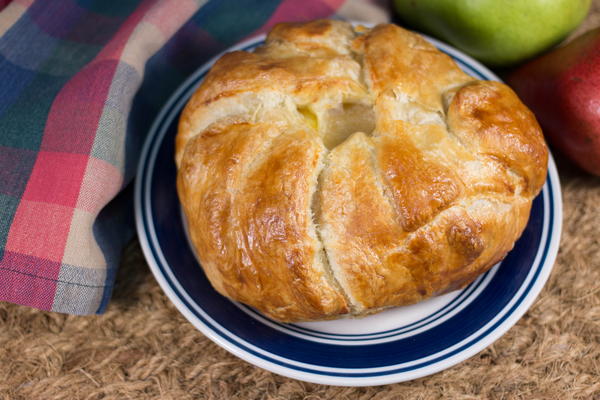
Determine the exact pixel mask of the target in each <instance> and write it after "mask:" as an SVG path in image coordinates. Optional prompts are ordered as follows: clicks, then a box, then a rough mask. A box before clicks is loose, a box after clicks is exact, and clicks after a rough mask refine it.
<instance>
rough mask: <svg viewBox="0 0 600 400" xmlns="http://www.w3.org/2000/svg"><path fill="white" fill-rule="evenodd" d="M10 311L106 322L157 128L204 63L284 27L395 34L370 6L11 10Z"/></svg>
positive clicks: (1, 265) (306, 2)
mask: <svg viewBox="0 0 600 400" xmlns="http://www.w3.org/2000/svg"><path fill="white" fill-rule="evenodd" d="M0 10H1V11H0V89H1V93H2V95H1V97H0V300H2V301H9V302H14V303H18V304H23V305H27V306H32V307H36V308H40V309H43V310H52V311H59V312H64V313H71V314H92V313H101V312H103V311H104V310H105V308H106V306H107V303H108V301H109V299H110V294H111V289H112V287H113V283H114V279H115V270H116V268H117V265H118V263H119V255H120V252H121V250H122V247H123V245H124V244H125V242H126V241H127V240H129V239H130V238H131V236H132V234H133V221H132V215H133V208H132V204H131V201H130V199H131V193H130V192H131V190H128V189H127V188H128V187H129V186H131V185H130V183H131V181H132V179H133V173H134V171H135V167H136V163H137V160H138V155H139V151H140V147H141V144H142V142H143V140H144V137H145V135H146V133H147V131H148V129H149V127H150V124H151V123H152V119H153V116H154V115H156V114H157V113H158V110H159V109H160V107H161V105H162V104H163V103H164V102H165V101H166V100H167V98H168V97H169V95H170V94H171V93H172V92H173V91H174V90H175V89H176V88H177V86H178V85H179V84H180V83H182V82H183V80H184V79H185V78H186V77H187V76H188V75H190V74H191V73H192V72H193V71H194V70H196V69H197V68H198V67H199V66H200V65H202V64H203V63H204V62H205V61H207V60H208V59H210V58H211V57H213V56H214V55H215V54H217V53H219V52H221V51H223V50H224V49H226V48H227V47H229V46H230V45H232V44H234V43H236V42H238V41H240V40H242V39H244V38H246V37H248V36H252V35H256V34H258V33H262V32H265V31H268V30H269V28H270V27H272V26H273V25H274V24H275V23H277V22H282V21H301V20H308V19H314V18H322V17H331V16H336V15H337V16H340V17H344V18H351V19H359V20H363V21H369V22H383V21H385V20H386V19H387V15H386V13H385V12H383V11H382V9H381V8H379V7H378V6H376V5H375V4H374V2H363V1H359V0H348V1H343V0H264V1H263V0H254V1H253V0H220V1H219V0H215V1H209V2H207V1H202V0H118V1H108V0H37V1H34V0H13V1H10V0H9V1H7V0H0Z"/></svg>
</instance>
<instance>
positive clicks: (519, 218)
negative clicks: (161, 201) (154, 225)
mask: <svg viewBox="0 0 600 400" xmlns="http://www.w3.org/2000/svg"><path fill="white" fill-rule="evenodd" d="M547 157H548V153H547V149H546V145H545V143H544V140H543V138H542V133H541V131H540V128H539V126H538V124H537V122H536V120H535V118H534V116H533V115H532V113H531V112H530V111H529V110H528V109H527V108H526V107H525V106H524V105H523V104H522V103H521V102H520V101H519V99H518V98H517V96H516V95H515V94H514V93H513V91H512V90H511V89H509V88H508V87H507V86H505V85H503V84H501V83H498V82H488V81H479V80H475V79H473V78H472V77H470V76H468V75H466V74H465V73H463V72H462V71H461V70H460V69H459V68H458V66H457V65H456V64H455V63H454V62H453V61H452V59H451V58H450V57H448V56H446V55H445V54H443V53H441V52H440V51H438V50H437V49H436V48H435V47H434V46H433V45H431V44H429V43H428V42H427V41H425V40H424V39H423V38H422V37H420V36H419V35H417V34H415V33H411V32H409V31H406V30H404V29H402V28H399V27H398V26H395V25H379V26H376V27H375V28H373V29H367V28H364V27H358V28H353V26H352V25H350V24H348V23H345V22H341V21H327V20H321V21H314V22H310V23H304V24H280V25H277V26H275V27H274V28H273V30H272V31H271V32H270V33H269V35H268V37H267V40H266V43H265V45H264V46H262V47H260V48H258V49H257V50H256V51H255V52H254V53H248V52H243V51H236V52H232V53H229V54H226V55H224V56H223V57H222V58H221V59H220V60H219V61H217V63H216V64H215V65H214V67H213V68H212V70H211V71H210V72H209V73H208V75H207V77H206V79H205V80H204V82H203V83H202V85H201V86H200V88H199V89H198V90H197V91H196V93H195V94H194V95H193V97H192V98H191V99H190V101H189V102H188V104H187V106H186V107H185V109H184V111H183V114H182V116H181V119H180V123H179V132H178V135H177V141H176V161H177V166H178V169H179V172H178V177H177V187H178V192H179V197H180V199H181V203H182V204H183V209H184V212H185V216H186V218H187V221H188V224H189V233H190V236H191V240H192V243H193V245H194V247H195V249H196V253H197V255H198V258H199V259H200V262H201V264H202V267H203V268H204V271H205V273H206V275H207V276H208V278H209V280H210V281H211V283H212V284H213V286H214V287H215V289H216V290H218V291H219V292H220V293H222V294H223V295H225V296H228V297H230V298H232V299H234V300H237V301H240V302H243V303H246V304H249V305H251V306H253V307H255V308H257V309H258V310H260V311H262V312H263V313H265V314H267V315H268V316H270V317H272V318H275V319H277V320H281V321H298V320H319V319H331V318H336V317H340V316H344V315H354V316H356V315H364V314H368V313H373V312H376V311H379V310H382V309H384V308H386V307H391V306H398V305H403V304H409V303H414V302H417V301H420V300H423V299H425V298H427V297H430V296H435V295H439V294H442V293H445V292H448V291H451V290H454V289H458V288H461V287H463V286H464V285H466V284H468V283H469V282H471V281H472V280H473V279H475V278H476V277H477V276H478V275H479V274H481V273H483V272H484V271H486V270H487V269H489V268H490V267H491V266H492V265H494V264H495V263H497V262H498V261H500V260H501V259H502V258H503V257H504V256H505V255H506V253H507V252H508V251H509V250H510V249H511V248H512V247H513V245H514V242H515V241H516V239H517V238H518V237H519V236H520V235H521V233H522V231H523V229H524V227H525V225H526V222H527V219H528V216H529V211H530V208H531V202H532V199H533V197H534V196H536V195H537V194H538V192H539V191H540V189H541V187H542V185H543V183H544V181H545V177H546V163H547Z"/></svg>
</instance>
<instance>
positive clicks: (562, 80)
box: [508, 28, 600, 175]
mask: <svg viewBox="0 0 600 400" xmlns="http://www.w3.org/2000/svg"><path fill="white" fill-rule="evenodd" d="M508 83H509V84H510V85H511V86H512V87H513V88H514V90H515V91H516V92H517V94H518V95H519V97H520V98H521V100H523V102H524V103H525V104H527V106H528V107H529V108H530V109H531V110H532V111H533V112H534V114H535V116H536V117H537V119H538V121H539V123H540V125H541V126H542V129H543V131H544V134H545V136H546V138H547V139H548V141H549V142H550V143H551V144H552V145H553V146H555V147H556V148H557V149H559V150H560V151H562V152H563V153H564V154H565V155H567V156H568V157H569V158H571V159H572V160H573V161H574V162H575V163H576V164H578V165H579V166H580V167H582V168H583V169H585V170H586V171H588V172H591V173H592V174H595V175H600V28H597V29H594V30H592V31H589V32H587V33H585V34H583V35H581V36H579V37H578V38H576V39H575V40H573V41H572V42H571V43H569V44H567V45H566V46H564V47H560V48H557V49H555V50H553V51H551V52H550V53H547V54H545V55H543V56H541V57H539V58H536V59H534V60H533V61H530V62H529V63H527V64H525V65H524V66H522V67H520V68H519V69H517V70H516V71H515V72H514V73H512V74H511V75H510V76H509V78H508Z"/></svg>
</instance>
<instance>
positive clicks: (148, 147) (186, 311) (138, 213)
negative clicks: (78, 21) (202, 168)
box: [134, 34, 562, 386]
mask: <svg viewBox="0 0 600 400" xmlns="http://www.w3.org/2000/svg"><path fill="white" fill-rule="evenodd" d="M422 36H424V37H425V38H427V40H429V41H430V42H432V43H433V44H434V45H436V46H437V47H438V48H439V49H441V50H444V51H445V52H446V53H448V54H450V55H451V56H453V57H455V58H458V59H460V60H461V61H463V62H464V63H465V64H466V65H468V66H469V67H471V68H473V69H475V70H478V71H479V72H481V73H483V74H484V75H486V76H489V77H492V78H493V79H494V80H497V81H500V79H499V78H498V77H497V76H496V75H495V74H493V73H492V72H491V71H490V70H489V69H487V68H486V67H485V66H483V65H482V64H481V63H479V62H478V61H476V60H474V59H472V58H471V57H469V56H467V55H466V54H464V53H462V52H460V51H459V50H457V49H455V48H453V47H450V46H449V45H447V44H445V43H443V42H440V41H438V40H436V39H433V38H430V37H428V36H426V35H422ZM264 38H265V35H264V34H262V35H258V36H254V37H252V38H249V39H247V40H244V41H242V42H240V43H238V44H237V45H235V46H232V47H229V48H228V49H226V50H225V51H223V52H221V53H219V54H218V55H217V56H215V57H213V58H211V59H210V60H209V61H208V62H206V63H205V64H203V65H202V66H200V68H198V69H197V70H196V71H195V72H194V73H193V74H191V75H190V76H189V77H188V78H187V79H186V80H185V81H184V82H183V83H182V84H181V85H180V86H179V87H178V88H177V90H175V91H174V92H173V93H172V95H171V96H170V97H169V100H168V101H167V102H166V103H165V104H164V106H163V107H162V109H161V110H160V112H159V113H158V114H157V116H156V118H155V120H154V121H153V123H152V126H151V127H150V130H149V131H148V135H147V137H146V139H145V142H144V146H143V148H142V151H141V153H140V159H139V162H138V167H137V179H136V181H135V188H134V207H135V220H136V228H137V232H138V238H139V241H140V245H141V247H142V251H143V253H144V257H145V259H146V261H147V263H148V265H149V267H150V269H151V271H152V273H153V275H154V277H155V279H156V280H157V282H158V283H159V286H160V287H161V289H162V290H163V292H164V293H165V294H166V295H167V297H168V298H169V300H170V301H171V302H172V303H173V304H174V305H175V306H176V308H177V309H178V311H179V312H180V313H182V315H183V316H184V317H185V318H186V319H187V320H188V321H189V322H190V323H191V324H192V325H193V326H194V327H195V328H196V329H198V330H199V331H201V332H202V333H203V334H204V335H206V336H207V337H208V338H209V339H211V340H212V341H213V342H215V343H216V344H217V345H219V346H220V347H222V348H224V349H225V350H227V351H229V352H230V353H232V354H233V355H235V356H236V357H238V358H241V359H243V360H245V361H247V362H249V363H251V364H253V365H255V366H258V367H260V368H263V369H266V370H268V371H271V372H274V373H277V374H279V375H283V376H287V377H290V378H294V379H299V380H302V381H307V382H313V383H318V384H326V385H338V386H377V385H385V384H391V383H397V382H402V381H408V380H413V379H417V378H420V377H423V376H427V375H431V374H434V373H437V372H440V371H442V370H444V369H447V368H450V367H452V366H454V365H456V364H458V363H460V362H462V361H465V360H467V359H469V358H470V357H472V356H474V355H475V354H477V353H479V352H480V351H482V350H483V349H485V348H486V347H488V346H489V345H491V344H492V343H494V342H495V341H496V340H497V339H499V338H500V337H501V336H502V335H504V334H505V333H506V332H507V331H508V330H509V329H510V328H511V327H512V326H514V325H515V324H516V322H517V321H518V320H519V319H520V318H521V317H522V316H523V315H524V314H525V313H526V312H527V310H528V309H529V308H530V307H531V305H532V304H533V302H534V301H535V300H536V299H537V297H538V295H539V293H540V292H541V290H542V288H543V287H544V285H545V283H546V281H547V280H548V277H549V276H550V273H551V271H552V269H553V266H554V263H555V261H556V256H557V254H558V247H559V243H560V236H561V233H562V196H561V189H560V182H559V178H558V173H557V170H556V165H555V163H554V159H553V157H552V154H550V153H549V157H548V175H547V179H548V180H549V181H550V184H551V185H552V186H553V190H552V191H551V192H550V193H549V194H548V196H549V197H550V196H552V198H551V200H552V201H553V202H554V207H553V210H554V214H553V215H552V217H553V223H552V224H550V223H549V226H548V233H547V234H548V240H547V241H548V243H549V245H548V246H549V247H548V254H547V257H546V259H545V262H544V263H543V265H541V266H540V273H539V276H538V277H537V279H536V280H535V281H533V282H532V283H531V284H532V287H531V289H530V290H529V292H528V293H527V294H526V296H525V298H524V299H523V301H522V302H521V304H520V305H518V307H517V308H516V309H515V310H514V311H512V312H510V311H509V312H507V314H508V315H507V317H506V319H505V320H504V321H503V322H502V323H500V325H498V326H497V327H496V328H493V329H492V331H491V332H490V333H488V334H486V335H484V336H483V337H482V338H480V339H479V340H477V341H476V342H475V343H474V344H472V345H470V346H468V347H467V348H466V349H464V350H462V351H459V352H458V353H456V354H453V355H452V356H450V357H448V358H445V359H443V360H441V361H438V362H435V363H434V364H431V365H427V366H424V367H420V368H417V369H414V370H411V371H404V372H396V373H392V374H387V375H380V376H366V377H343V376H332V375H325V374H315V373H311V372H304V371H299V370H297V369H293V368H289V367H285V366H281V365H279V364H276V363H272V362H270V361H267V360H265V359H263V358H260V357H257V356H255V355H253V354H251V353H248V352H247V351H246V350H244V349H241V348H240V347H238V346H236V345H234V344H232V343H230V342H229V341H227V340H226V339H224V338H223V337H222V336H221V334H219V333H217V332H215V331H214V330H213V329H212V328H210V327H209V326H207V325H206V324H204V323H203V322H202V321H201V320H199V319H198V317H197V316H196V315H194V313H193V312H192V311H191V310H190V308H189V306H188V305H186V304H185V303H184V301H183V300H182V298H181V294H179V293H177V292H176V291H175V290H174V289H173V287H172V285H171V283H169V282H168V279H167V277H165V276H164V274H163V272H162V271H161V269H160V266H159V265H158V261H157V259H156V258H157V257H156V256H155V255H154V252H153V250H152V248H151V246H152V245H151V244H150V241H149V237H148V232H146V229H145V225H144V221H143V219H144V208H145V207H147V206H148V204H145V202H144V200H143V199H144V194H145V193H143V192H142V188H143V184H142V183H143V182H144V181H145V180H146V179H145V178H146V177H147V175H148V172H149V171H148V169H147V167H148V162H149V161H151V162H152V164H154V163H155V162H156V155H157V153H158V150H159V148H160V147H161V146H160V145H158V146H153V143H154V141H155V139H158V138H156V136H157V134H158V133H159V129H158V128H159V127H160V126H161V125H162V123H163V122H164V120H165V117H168V116H169V114H170V113H171V111H170V110H171V109H172V107H173V106H174V104H176V103H177V102H181V103H184V102H187V100H188V96H182V95H183V94H184V93H186V92H193V91H195V90H196V88H197V86H198V84H199V83H196V84H194V81H195V80H197V78H198V77H199V76H201V75H202V74H204V73H205V72H206V70H208V69H209V68H210V67H211V66H212V65H213V64H214V62H215V61H216V60H218V59H219V58H220V57H221V56H222V55H223V54H224V53H226V52H230V51H234V50H239V49H242V48H245V47H248V46H251V45H255V44H258V43H260V42H261V41H263V40H264ZM163 137H164V134H163V135H162V136H161V137H160V139H161V140H160V142H161V143H162V139H163ZM150 170H151V169H150ZM151 172H152V171H151ZM546 185H548V183H545V185H544V188H546ZM544 209H545V210H547V207H546V206H545V207H544ZM165 265H166V266H169V264H168V263H165ZM168 269H169V270H170V266H169V268H168ZM183 295H184V296H185V295H187V294H186V293H185V291H183ZM190 300H191V299H190ZM198 308H200V307H198ZM200 309H201V308H200ZM206 317H207V318H208V319H212V318H211V317H210V315H208V314H206V313H205V318H206ZM237 339H238V340H243V339H241V338H237ZM269 354H271V353H269ZM273 355H275V354H273Z"/></svg>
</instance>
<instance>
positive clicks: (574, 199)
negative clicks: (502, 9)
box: [0, 0, 600, 400]
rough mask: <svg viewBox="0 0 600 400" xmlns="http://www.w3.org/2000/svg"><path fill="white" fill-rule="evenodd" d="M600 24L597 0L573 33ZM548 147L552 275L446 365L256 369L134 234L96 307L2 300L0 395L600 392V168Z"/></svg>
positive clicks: (570, 395) (525, 395)
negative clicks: (558, 210) (389, 370)
mask: <svg viewBox="0 0 600 400" xmlns="http://www.w3.org/2000/svg"><path fill="white" fill-rule="evenodd" d="M599 25H600V0H594V9H593V10H592V13H591V14H590V16H589V17H588V19H587V20H586V23H585V24H584V26H582V27H581V28H580V29H579V30H578V33H580V32H582V31H585V30H586V29H589V28H592V27H596V26H599ZM556 156H557V164H558V169H559V172H560V178H561V182H562V185H563V199H564V229H563V236H562V241H561V248H560V252H559V255H558V260H557V263H556V265H555V268H554V271H553V273H552V275H551V277H550V280H549V281H548V284H547V285H546V287H545V288H544V290H543V291H542V293H541V295H540V296H539V298H538V299H537V301H536V302H535V304H534V305H533V307H532V308H531V309H530V310H529V312H528V313H527V314H526V315H525V316H524V317H523V318H522V319H521V320H520V321H519V323H518V324H517V325H515V326H514V327H513V328H512V329H510V330H509V331H508V333H507V334H506V335H504V336H503V337H502V338H501V339H499V340H498V341H497V342H496V343H495V344H494V345H492V346H490V347H489V348H487V349H486V350H484V351H482V352H481V353H479V354H477V355H476V356H474V357H472V358H471V359H469V360H468V361H465V362H463V363H461V364H459V365H457V366H455V367H453V368H451V369H448V370H446V371H443V372H440V373H438V374H435V375H432V376H429V377H426V378H422V379H418V380H415V381H412V382H405V383H399V384H394V385H388V386H381V387H369V388H341V387H328V386H323V385H316V384H308V383H303V382H298V381H295V380H292V379H288V378H284V377H281V376H278V375H275V374H272V373H270V372H266V371H264V370H261V369H259V368H256V367H253V366H252V365H250V364H248V363H246V362H244V361H241V360H239V359H237V358H236V357H234V356H232V355H230V354H229V353H227V352H226V351H225V350H222V349H221V348H220V347H218V346H217V345H215V344H213V343H212V342H211V341H209V340H208V339H207V338H206V337H204V336H203V335H202V334H201V333H200V332H198V331H197V330H196V329H195V328H194V327H193V326H192V325H191V324H189V323H188V322H187V321H186V320H185V319H184V318H183V317H182V316H181V315H180V314H179V312H178V311H177V310H176V309H175V307H173V306H172V305H171V303H170V302H169V300H168V299H167V298H166V296H165V295H164V294H163V293H162V291H161V290H160V288H159V287H158V285H157V283H156V282H155V280H154V278H153V276H152V275H151V273H150V271H149V269H148V266H147V265H146V262H145V261H144V258H143V256H142V253H141V250H140V247H139V245H138V243H137V241H133V242H132V243H131V244H130V245H129V246H128V247H127V249H126V250H125V251H124V255H123V262H122V265H121V268H120V270H119V274H118V278H117V287H116V288H115V291H114V297H113V300H112V303H111V305H110V306H109V308H108V311H107V313H106V314H104V315H101V316H92V317H73V316H66V315H61V314H53V313H48V312H41V311H37V310H32V309H29V308H25V307H20V306H15V305H12V304H6V303H0V399H28V400H30V399H154V398H162V399H177V400H183V399H305V400H309V399H373V400H375V399H379V400H381V399H423V400H425V399H441V398H448V399H565V400H566V399H600V206H599V205H600V178H595V177H592V176H589V175H586V174H584V173H582V172H580V171H579V170H578V169H576V168H575V167H574V166H573V165H572V164H570V163H569V162H568V161H566V160H564V159H563V158H561V157H560V155H556Z"/></svg>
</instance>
